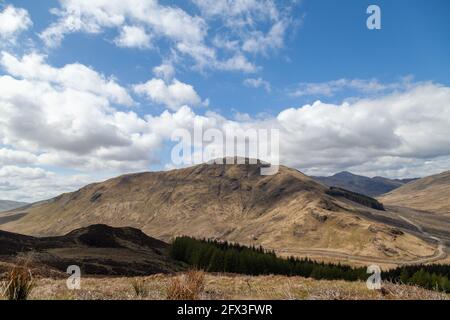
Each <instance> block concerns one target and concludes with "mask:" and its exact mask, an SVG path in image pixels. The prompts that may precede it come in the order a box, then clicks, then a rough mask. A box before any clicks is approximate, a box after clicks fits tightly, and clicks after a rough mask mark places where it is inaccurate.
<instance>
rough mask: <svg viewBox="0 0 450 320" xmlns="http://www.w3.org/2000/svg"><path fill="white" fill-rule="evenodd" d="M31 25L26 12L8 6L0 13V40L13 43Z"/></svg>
mask: <svg viewBox="0 0 450 320" xmlns="http://www.w3.org/2000/svg"><path fill="white" fill-rule="evenodd" d="M32 24H33V23H32V21H31V19H30V16H29V14H28V11H27V10H25V9H22V8H16V7H14V6H12V5H8V6H6V7H5V8H4V9H3V11H0V40H2V41H8V42H15V41H16V38H17V36H18V35H19V34H20V33H21V32H23V31H25V30H27V29H28V28H30V27H31V26H32Z"/></svg>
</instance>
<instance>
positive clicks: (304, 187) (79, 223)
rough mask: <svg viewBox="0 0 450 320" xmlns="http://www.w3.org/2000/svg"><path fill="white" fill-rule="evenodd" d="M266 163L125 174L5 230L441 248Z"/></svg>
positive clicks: (353, 251)
mask: <svg viewBox="0 0 450 320" xmlns="http://www.w3.org/2000/svg"><path fill="white" fill-rule="evenodd" d="M261 166H262V164H257V165H249V164H245V165H219V164H202V165H198V166H194V167H190V168H185V169H179V170H172V171H167V172H147V173H137V174H128V175H124V176H120V177H117V178H114V179H110V180H108V181H105V182H102V183H96V184H91V185H88V186H86V187H84V188H82V189H80V190H78V191H76V192H72V193H67V194H63V195H61V196H58V197H56V198H54V199H52V200H49V201H46V202H43V203H40V204H36V205H32V206H29V207H28V208H26V209H24V210H16V211H12V212H8V213H3V214H1V215H0V229H4V230H8V231H12V232H17V233H22V234H29V235H40V236H55V235H61V234H65V233H67V232H69V231H70V230H73V229H74V228H80V227H86V226H88V225H91V224H98V223H102V224H108V225H112V226H115V227H123V226H133V227H136V228H139V229H141V230H143V232H145V233H147V234H151V235H152V236H155V237H157V238H158V239H162V240H164V241H170V240H171V239H173V237H175V236H177V235H188V236H193V237H199V238H216V239H222V240H228V241H232V242H239V243H242V244H246V245H262V246H264V247H265V248H267V249H274V250H276V251H277V252H283V253H286V254H292V255H305V254H309V253H311V250H315V253H318V254H321V255H323V254H326V255H327V256H328V255H331V257H338V258H342V257H344V258H345V259H347V258H351V257H352V256H356V255H357V256H358V257H359V258H358V259H361V257H369V258H368V259H367V258H366V259H365V261H366V260H370V261H372V260H371V257H378V258H380V259H383V261H384V259H387V260H390V259H394V260H395V259H401V260H402V261H405V260H406V261H408V260H414V259H417V258H420V257H429V256H433V254H434V253H435V247H434V245H432V244H429V243H428V242H426V241H425V240H426V239H424V238H423V237H422V238H419V237H417V236H416V235H413V234H412V233H410V232H409V231H408V229H405V228H406V227H408V224H406V223H405V222H404V221H403V222H401V223H393V218H388V219H386V218H385V217H381V218H380V219H378V218H377V217H378V216H377V214H376V213H372V211H377V210H373V209H371V208H368V207H365V206H362V205H360V204H357V203H355V202H352V201H350V200H349V199H346V198H344V197H340V196H333V195H330V194H328V192H329V188H327V187H325V186H323V185H322V184H320V183H317V182H316V181H314V180H313V179H311V178H309V177H307V176H306V175H304V174H302V173H301V172H299V171H297V170H295V169H291V168H288V167H284V166H281V167H280V170H279V172H278V174H276V175H272V176H261V175H260V169H261ZM403 227H405V228H403ZM409 227H410V226H409ZM398 228H401V229H402V230H403V231H399V230H398ZM414 230H416V229H415V228H414Z"/></svg>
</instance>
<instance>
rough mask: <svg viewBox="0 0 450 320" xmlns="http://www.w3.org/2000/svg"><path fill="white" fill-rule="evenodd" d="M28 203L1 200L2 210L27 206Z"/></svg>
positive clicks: (0, 210) (0, 206) (0, 207)
mask: <svg viewBox="0 0 450 320" xmlns="http://www.w3.org/2000/svg"><path fill="white" fill-rule="evenodd" d="M27 204H28V203H25V202H16V201H9V200H0V212H2V211H8V210H13V209H17V208H20V207H23V206H26V205H27Z"/></svg>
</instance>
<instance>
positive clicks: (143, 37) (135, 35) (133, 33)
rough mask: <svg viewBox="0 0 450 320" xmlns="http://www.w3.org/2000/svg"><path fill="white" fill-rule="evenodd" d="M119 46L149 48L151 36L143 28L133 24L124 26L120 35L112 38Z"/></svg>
mask: <svg viewBox="0 0 450 320" xmlns="http://www.w3.org/2000/svg"><path fill="white" fill-rule="evenodd" d="M114 42H115V43H116V44H117V45H118V46H119V47H125V48H141V49H142V48H149V47H150V45H151V36H150V35H149V34H147V33H146V31H145V29H144V28H141V27H134V26H124V27H123V28H122V29H121V31H120V35H119V36H118V37H117V38H116V39H115V40H114Z"/></svg>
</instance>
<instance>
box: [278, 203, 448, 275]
mask: <svg viewBox="0 0 450 320" xmlns="http://www.w3.org/2000/svg"><path fill="white" fill-rule="evenodd" d="M402 209H403V208H402ZM404 210H409V209H407V208H404ZM396 214H397V215H396V216H397V217H398V218H399V219H401V220H403V221H405V222H406V223H408V224H409V225H411V226H412V227H414V228H415V229H417V231H418V232H419V233H420V234H421V235H422V236H423V237H425V238H428V239H429V240H430V241H431V242H433V243H437V244H438V245H437V247H436V250H435V252H434V254H433V255H430V256H424V257H418V258H416V259H413V260H402V259H387V258H380V257H369V256H360V255H352V254H347V253H343V252H336V251H332V250H327V249H304V250H303V249H300V250H289V249H272V250H274V251H275V252H277V253H279V254H288V255H296V256H312V257H322V258H335V259H344V260H350V261H354V262H361V263H369V264H370V263H379V264H392V265H400V266H401V265H416V264H426V263H432V262H437V261H440V260H443V259H445V258H447V253H446V245H445V242H444V241H443V240H442V239H441V238H439V237H437V236H435V235H432V234H430V233H429V232H427V231H425V230H424V229H423V227H422V226H420V225H419V224H417V223H415V222H413V221H411V220H410V219H408V218H406V217H404V216H403V215H401V214H400V213H399V212H396Z"/></svg>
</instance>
